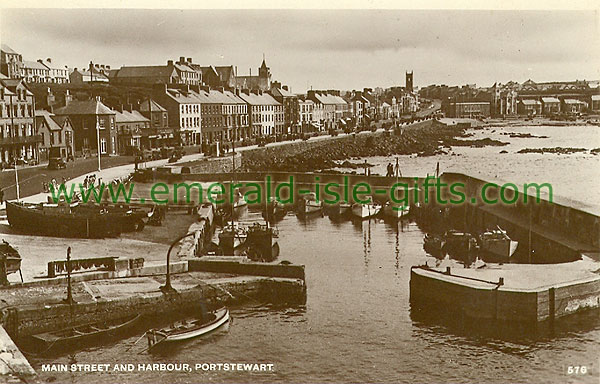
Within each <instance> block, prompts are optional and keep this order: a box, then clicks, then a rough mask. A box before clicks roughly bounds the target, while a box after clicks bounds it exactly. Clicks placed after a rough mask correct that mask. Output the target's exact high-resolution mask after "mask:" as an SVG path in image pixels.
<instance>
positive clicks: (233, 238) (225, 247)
mask: <svg viewBox="0 0 600 384" xmlns="http://www.w3.org/2000/svg"><path fill="white" fill-rule="evenodd" d="M247 237H248V235H247V233H246V229H245V228H242V227H241V226H239V225H237V224H235V223H233V222H230V223H228V224H227V225H226V226H224V227H223V229H222V230H221V232H220V233H219V248H221V251H222V252H223V254H224V255H227V256H233V255H237V254H240V253H241V250H242V247H243V246H244V243H245V242H246V238H247Z"/></svg>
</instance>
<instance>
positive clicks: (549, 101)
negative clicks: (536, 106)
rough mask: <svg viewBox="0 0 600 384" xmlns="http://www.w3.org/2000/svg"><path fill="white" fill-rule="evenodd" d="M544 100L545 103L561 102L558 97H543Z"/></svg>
mask: <svg viewBox="0 0 600 384" xmlns="http://www.w3.org/2000/svg"><path fill="white" fill-rule="evenodd" d="M542 102H544V103H560V100H558V99H557V98H556V97H542Z"/></svg>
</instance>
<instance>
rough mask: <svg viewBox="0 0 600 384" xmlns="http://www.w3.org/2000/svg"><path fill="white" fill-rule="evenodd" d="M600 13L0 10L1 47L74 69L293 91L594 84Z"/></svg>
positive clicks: (599, 65)
mask: <svg viewBox="0 0 600 384" xmlns="http://www.w3.org/2000/svg"><path fill="white" fill-rule="evenodd" d="M599 20H600V19H599V15H598V11H593V10H582V11H560V10H554V11H501V10H494V11H474V10H473V11H466V10H453V11H442V10H427V11H418V10H264V9H263V10H189V9H187V10H156V9H153V10H143V9H2V10H1V11H0V41H1V42H2V43H3V44H7V45H9V46H10V47H11V48H12V49H13V50H15V51H17V52H19V53H21V54H22V55H23V59H24V60H36V59H40V58H47V57H50V58H52V59H53V62H58V63H60V64H61V65H68V66H69V67H71V68H75V67H77V68H81V67H83V66H87V63H89V62H90V60H92V61H94V63H99V64H109V65H111V67H116V68H118V67H120V66H121V65H160V64H166V62H167V60H169V59H173V60H177V59H178V58H179V57H180V56H185V57H186V58H187V57H191V58H192V59H193V61H194V62H196V63H200V64H202V65H234V66H237V67H238V74H239V75H246V74H248V73H249V68H252V74H257V72H258V67H259V66H260V64H261V62H262V58H263V54H264V55H265V58H266V62H267V65H268V66H269V67H270V68H271V73H272V75H273V79H274V80H278V81H281V82H282V83H283V84H287V85H289V86H291V87H292V91H294V92H304V91H306V90H307V89H310V88H311V87H312V88H314V89H341V90H352V89H362V88H363V87H373V88H374V87H390V86H403V85H404V82H405V80H404V79H405V71H407V70H408V71H411V70H412V71H414V82H415V85H417V86H426V85H429V84H447V85H463V84H473V83H475V84H477V86H490V85H492V84H493V83H494V82H502V83H504V82H507V81H509V80H513V81H518V82H523V81H525V80H527V79H532V80H534V81H537V82H542V81H567V80H575V79H579V80H581V79H586V80H597V79H600V49H599V47H600V24H599Z"/></svg>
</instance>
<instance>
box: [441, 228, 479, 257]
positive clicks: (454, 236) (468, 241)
mask: <svg viewBox="0 0 600 384" xmlns="http://www.w3.org/2000/svg"><path fill="white" fill-rule="evenodd" d="M444 241H445V244H444V247H443V250H444V252H446V253H448V254H450V255H453V256H458V257H459V258H460V259H462V258H464V256H466V254H467V253H469V252H471V251H475V250H477V239H476V238H475V237H473V235H471V234H470V233H467V232H460V231H456V230H449V231H447V232H446V234H445V235H444Z"/></svg>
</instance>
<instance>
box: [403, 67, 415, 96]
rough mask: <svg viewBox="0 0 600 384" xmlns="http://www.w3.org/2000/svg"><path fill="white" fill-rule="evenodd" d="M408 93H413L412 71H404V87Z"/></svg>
mask: <svg viewBox="0 0 600 384" xmlns="http://www.w3.org/2000/svg"><path fill="white" fill-rule="evenodd" d="M404 88H405V89H406V90H407V91H408V92H412V91H413V71H410V72H408V71H406V86H405V87H404Z"/></svg>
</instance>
